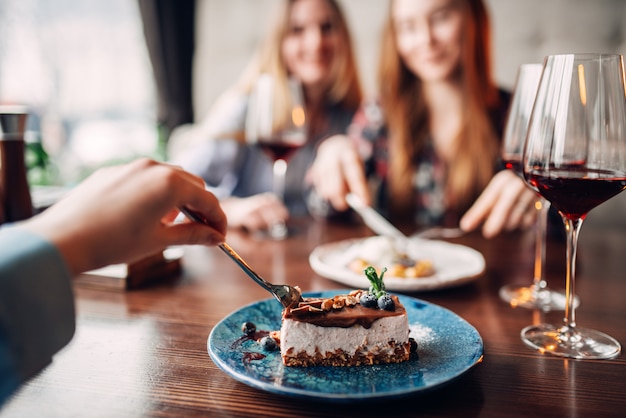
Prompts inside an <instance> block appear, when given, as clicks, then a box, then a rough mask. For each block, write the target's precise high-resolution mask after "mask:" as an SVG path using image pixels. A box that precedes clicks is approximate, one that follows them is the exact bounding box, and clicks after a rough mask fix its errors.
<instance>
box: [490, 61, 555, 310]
mask: <svg viewBox="0 0 626 418" xmlns="http://www.w3.org/2000/svg"><path fill="white" fill-rule="evenodd" d="M542 69H543V66H542V65H541V64H523V65H521V66H520V67H519V69H518V71H517V79H516V81H515V89H514V91H513V97H512V100H511V107H510V109H509V114H508V117H507V122H506V127H505V130H504V140H503V144H502V159H503V161H504V163H505V164H506V168H508V169H510V170H513V171H514V172H515V173H516V174H517V175H519V176H520V177H523V172H522V152H523V150H524V142H525V140H526V133H527V132H528V121H529V119H530V113H531V111H532V108H533V104H534V103H535V97H536V95H537V87H538V86H539V79H540V78H541V71H542ZM535 208H536V209H537V211H538V216H537V225H536V228H535V231H536V232H535V233H536V236H535V261H534V263H535V265H534V278H533V283H532V284H531V285H530V286H520V285H515V284H510V285H506V286H503V287H501V288H500V298H501V299H503V300H504V301H506V302H508V303H509V304H511V306H514V307H521V308H527V309H540V310H542V311H551V310H564V309H565V293H564V292H560V291H557V290H552V289H549V288H548V287H547V283H546V280H545V278H544V273H543V264H544V259H545V252H546V230H547V226H548V225H547V223H548V211H549V210H550V202H548V201H546V200H545V199H543V198H542V197H541V195H539V194H538V195H537V200H536V202H535Z"/></svg>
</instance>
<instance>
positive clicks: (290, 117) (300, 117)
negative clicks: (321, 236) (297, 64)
mask: <svg viewBox="0 0 626 418" xmlns="http://www.w3.org/2000/svg"><path fill="white" fill-rule="evenodd" d="M283 84H284V85H283ZM283 84H281V83H279V82H278V81H277V80H276V79H274V78H273V77H272V76H271V75H270V74H261V75H260V76H259V78H258V80H257V82H256V85H255V87H254V89H253V91H252V93H251V95H250V102H249V107H248V113H247V117H246V141H247V142H248V143H250V144H256V145H258V146H259V147H260V148H261V149H262V150H263V152H265V154H266V155H267V156H268V157H269V158H270V159H271V160H272V174H273V175H272V183H273V186H272V187H273V192H274V194H275V195H276V196H277V197H278V198H279V199H281V201H283V202H284V200H285V178H286V174H287V160H288V159H289V157H291V155H292V154H293V153H294V152H295V151H296V150H297V149H298V148H300V147H302V146H303V145H305V144H306V141H307V126H306V118H305V115H304V95H303V93H302V86H301V84H300V82H298V81H297V80H295V79H288V80H287V82H286V83H283ZM268 232H269V235H270V236H271V237H272V238H274V239H284V238H285V237H287V235H288V229H287V225H286V224H285V223H284V222H283V221H279V222H276V223H274V224H272V225H270V228H269V231H268Z"/></svg>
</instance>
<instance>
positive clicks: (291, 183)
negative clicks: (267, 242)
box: [171, 0, 362, 231]
mask: <svg viewBox="0 0 626 418" xmlns="http://www.w3.org/2000/svg"><path fill="white" fill-rule="evenodd" d="M261 74H271V75H273V76H274V78H275V79H276V80H278V82H279V84H282V85H283V89H282V90H284V91H285V92H286V91H287V88H286V85H287V80H288V78H289V77H293V78H295V79H297V80H299V81H300V82H301V84H302V86H303V90H304V98H305V106H306V108H305V113H306V117H307V122H308V123H307V125H308V129H309V131H308V142H307V144H306V145H305V146H304V147H302V148H301V149H299V150H298V151H297V152H296V153H295V154H294V155H293V156H292V157H291V158H290V160H289V165H288V168H287V184H286V191H285V204H283V203H282V202H281V201H280V200H279V199H278V198H276V197H275V196H274V195H273V194H272V193H270V191H271V190H272V178H271V175H272V169H271V161H270V160H269V159H268V158H267V157H266V156H265V154H263V153H262V151H261V150H260V149H259V148H258V147H254V146H250V145H247V144H246V143H245V137H244V132H245V120H246V112H247V108H248V101H249V97H250V93H251V90H252V88H253V86H254V84H255V82H256V80H257V79H258V77H259V76H260V75H261ZM285 94H286V93H285ZM361 100H362V94H361V87H360V83H359V77H358V74H357V68H356V61H355V58H354V54H353V50H352V41H351V37H350V33H349V30H348V26H347V23H346V20H345V17H344V15H343V13H342V10H341V9H340V7H339V5H338V4H337V2H336V1H335V0H286V1H283V2H282V3H281V4H280V7H279V10H277V13H276V15H275V18H274V20H273V24H272V26H271V28H270V30H269V32H268V34H267V37H266V38H265V40H264V42H263V44H262V45H261V46H260V48H259V50H258V51H257V53H256V54H255V56H254V57H253V59H252V61H251V63H250V65H249V66H248V68H247V69H246V71H245V72H244V74H243V75H242V77H241V79H240V81H239V82H238V83H237V84H236V85H235V86H233V87H232V88H231V89H229V90H228V91H226V92H225V93H224V94H223V95H222V97H221V98H220V99H218V101H217V102H216V104H215V106H214V107H213V109H212V110H211V112H210V113H209V115H208V116H207V117H206V119H205V120H204V121H203V122H202V123H201V124H199V125H198V126H196V127H194V128H192V129H191V130H188V131H186V132H184V133H183V134H181V135H180V136H178V137H177V136H176V135H174V137H173V145H174V146H173V147H172V154H171V156H172V160H173V161H174V162H176V163H177V164H180V165H182V166H183V168H185V169H187V170H189V171H191V172H193V173H194V174H197V175H199V176H201V177H202V178H203V179H204V180H205V181H206V183H207V184H208V185H209V187H210V188H211V190H212V191H213V192H214V193H215V194H216V195H218V196H219V197H220V199H221V204H222V207H223V208H224V211H225V212H227V213H228V219H229V222H228V223H229V226H230V227H243V228H246V229H248V230H251V231H254V230H260V229H265V228H267V227H268V226H269V225H271V224H273V223H275V222H277V221H285V220H286V219H287V218H288V217H289V215H290V214H303V213H306V211H307V208H306V197H305V194H306V193H305V191H306V190H305V189H306V187H305V182H304V177H305V173H306V171H307V170H308V168H309V167H310V165H311V163H312V161H313V158H314V154H315V150H316V146H317V144H318V142H319V141H320V140H322V139H324V138H326V137H328V136H331V135H335V134H339V133H345V131H346V127H347V126H348V125H349V123H350V121H351V120H352V118H353V116H354V114H355V112H356V111H357V110H358V108H359V105H360V103H361Z"/></svg>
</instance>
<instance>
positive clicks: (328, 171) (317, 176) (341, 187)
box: [307, 135, 371, 211]
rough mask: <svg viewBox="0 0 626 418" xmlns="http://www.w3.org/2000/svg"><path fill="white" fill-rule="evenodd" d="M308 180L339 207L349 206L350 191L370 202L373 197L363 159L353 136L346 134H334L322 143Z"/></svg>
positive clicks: (320, 194)
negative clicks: (348, 195)
mask: <svg viewBox="0 0 626 418" xmlns="http://www.w3.org/2000/svg"><path fill="white" fill-rule="evenodd" d="M307 180H308V181H309V182H310V183H311V185H312V186H313V188H314V189H315V192H316V193H317V194H318V196H319V197H320V198H322V199H325V200H328V201H329V202H330V204H331V205H332V206H333V207H334V208H335V209H336V210H338V211H344V210H346V209H348V203H347V202H346V194H348V193H354V194H355V195H357V196H359V197H360V198H361V199H362V200H363V201H364V202H366V203H368V204H369V202H370V200H371V198H370V193H369V189H368V187H367V181H366V179H365V170H364V169H363V162H362V161H361V158H360V157H359V154H358V152H357V150H356V147H355V146H354V144H353V143H352V141H351V140H350V138H348V137H347V136H344V135H335V136H332V137H330V138H328V139H325V140H324V141H323V142H322V143H321V144H320V145H319V147H318V149H317V154H316V157H315V161H314V162H313V164H312V165H311V168H310V169H309V172H308V174H307Z"/></svg>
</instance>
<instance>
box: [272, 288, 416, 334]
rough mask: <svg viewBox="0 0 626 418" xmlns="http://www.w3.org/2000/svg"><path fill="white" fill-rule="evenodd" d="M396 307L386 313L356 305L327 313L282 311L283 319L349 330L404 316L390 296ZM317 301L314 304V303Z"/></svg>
mask: <svg viewBox="0 0 626 418" xmlns="http://www.w3.org/2000/svg"><path fill="white" fill-rule="evenodd" d="M391 297H392V298H393V301H394V303H395V305H396V308H395V310H394V311H386V310H383V309H374V308H365V307H363V306H361V304H360V303H357V304H355V305H353V306H344V307H343V308H341V309H332V310H329V311H321V310H314V311H308V310H296V311H294V310H293V309H291V308H287V309H285V310H284V311H283V319H292V320H294V321H299V322H307V323H309V324H313V325H317V326H318V327H340V328H350V327H351V326H353V325H355V324H359V325H361V326H362V327H363V328H366V329H369V328H370V327H371V326H372V324H373V323H374V321H376V320H377V319H380V318H386V317H390V316H399V315H405V314H406V310H405V309H404V306H402V304H401V303H400V301H399V300H398V297H397V296H395V295H392V296H391ZM316 302H317V300H316V301H315V302H314V304H317V303H316ZM303 303H304V304H306V303H307V299H305V300H304V302H301V303H300V306H302V305H303Z"/></svg>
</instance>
